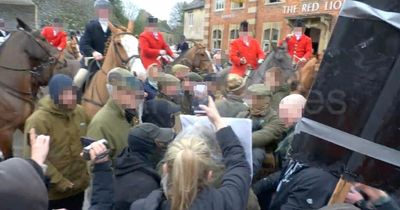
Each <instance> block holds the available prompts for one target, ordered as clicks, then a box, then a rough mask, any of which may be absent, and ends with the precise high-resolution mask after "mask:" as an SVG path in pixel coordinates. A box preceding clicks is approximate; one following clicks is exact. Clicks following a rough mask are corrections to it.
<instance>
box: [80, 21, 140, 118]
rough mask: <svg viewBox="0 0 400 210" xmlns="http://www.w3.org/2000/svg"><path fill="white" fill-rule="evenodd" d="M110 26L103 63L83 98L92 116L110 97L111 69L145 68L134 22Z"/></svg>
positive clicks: (83, 103)
mask: <svg viewBox="0 0 400 210" xmlns="http://www.w3.org/2000/svg"><path fill="white" fill-rule="evenodd" d="M108 27H109V29H110V30H111V32H112V33H111V37H110V43H109V45H108V50H107V53H106V56H105V59H104V62H103V65H102V66H101V68H100V70H99V71H97V72H96V73H95V75H94V76H93V78H92V80H91V81H90V83H89V86H88V87H87V88H86V90H85V93H84V95H83V98H82V105H83V107H84V109H85V110H86V113H87V114H88V115H89V117H91V118H92V117H93V116H94V115H95V114H96V113H97V112H98V111H99V110H100V109H101V108H102V107H103V106H104V105H105V104H106V103H107V101H108V99H109V94H108V91H107V88H106V79H107V74H108V72H109V71H110V70H112V69H113V68H116V67H122V68H125V69H130V67H133V66H139V67H140V65H142V66H141V68H143V69H144V67H143V64H141V61H140V59H139V48H138V46H139V41H138V39H137V38H136V37H135V36H134V35H133V33H132V32H133V23H132V22H131V21H130V22H129V23H128V28H123V27H116V26H114V25H113V24H112V23H109V24H108ZM139 67H138V68H139Z"/></svg>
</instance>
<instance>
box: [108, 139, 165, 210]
mask: <svg viewBox="0 0 400 210" xmlns="http://www.w3.org/2000/svg"><path fill="white" fill-rule="evenodd" d="M154 152H155V149H154V150H152V151H142V152H138V151H133V149H131V148H130V147H127V148H125V149H124V150H123V151H122V152H121V154H120V155H119V156H118V157H117V160H116V162H115V170H114V172H115V182H114V187H115V189H114V194H115V197H114V198H115V209H120V210H122V209H129V207H130V205H131V204H132V203H133V202H134V201H136V200H138V199H141V198H145V197H147V196H148V195H149V194H150V193H151V192H152V191H153V190H156V189H158V188H160V181H161V178H160V175H159V174H158V173H157V171H156V170H155V164H153V163H152V161H151V158H152V155H153V153H154Z"/></svg>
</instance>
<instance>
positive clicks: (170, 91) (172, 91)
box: [162, 84, 179, 96]
mask: <svg viewBox="0 0 400 210" xmlns="http://www.w3.org/2000/svg"><path fill="white" fill-rule="evenodd" d="M162 92H163V93H164V94H165V95H167V96H177V95H178V92H179V88H178V87H177V86H176V85H174V84H168V85H166V86H165V87H163V91H162Z"/></svg>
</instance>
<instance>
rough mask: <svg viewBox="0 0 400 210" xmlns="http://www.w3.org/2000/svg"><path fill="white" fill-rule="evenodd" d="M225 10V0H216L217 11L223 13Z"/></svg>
mask: <svg viewBox="0 0 400 210" xmlns="http://www.w3.org/2000/svg"><path fill="white" fill-rule="evenodd" d="M224 9H225V0H215V10H216V11H221V10H224Z"/></svg>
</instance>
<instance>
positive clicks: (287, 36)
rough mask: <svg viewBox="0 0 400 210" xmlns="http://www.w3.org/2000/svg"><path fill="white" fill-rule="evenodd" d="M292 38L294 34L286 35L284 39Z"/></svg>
mask: <svg viewBox="0 0 400 210" xmlns="http://www.w3.org/2000/svg"><path fill="white" fill-rule="evenodd" d="M293 36H294V34H293V33H291V34H288V35H286V39H290V38H292V37H293Z"/></svg>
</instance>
